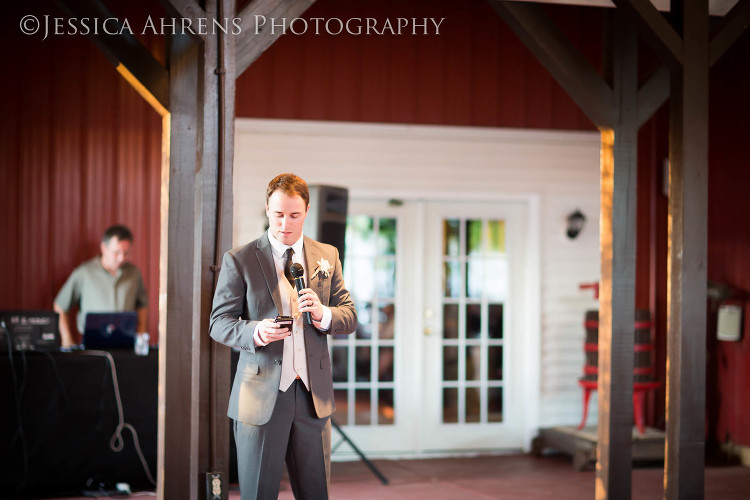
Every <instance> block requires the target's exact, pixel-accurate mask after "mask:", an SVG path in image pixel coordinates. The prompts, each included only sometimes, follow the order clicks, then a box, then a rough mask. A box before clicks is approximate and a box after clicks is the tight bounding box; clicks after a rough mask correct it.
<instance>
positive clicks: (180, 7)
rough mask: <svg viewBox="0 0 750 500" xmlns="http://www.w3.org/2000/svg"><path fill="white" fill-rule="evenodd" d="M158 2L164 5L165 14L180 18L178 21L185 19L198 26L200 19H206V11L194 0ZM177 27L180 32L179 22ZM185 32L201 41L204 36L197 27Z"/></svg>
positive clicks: (162, 0)
mask: <svg viewBox="0 0 750 500" xmlns="http://www.w3.org/2000/svg"><path fill="white" fill-rule="evenodd" d="M159 3H161V4H162V5H163V6H164V10H165V11H166V13H167V16H170V17H173V18H176V19H180V21H181V20H182V19H186V20H188V21H189V22H190V26H198V25H199V20H200V19H206V11H204V10H203V7H201V6H200V5H199V4H198V2H197V1H196V0H159ZM232 12H234V11H232ZM186 22H187V21H186ZM179 28H180V30H181V31H180V32H182V24H180V26H179ZM185 31H187V30H185ZM187 33H188V34H190V35H191V36H192V37H194V38H195V39H196V41H201V40H203V38H204V35H202V34H201V33H199V30H197V29H193V30H192V32H187Z"/></svg>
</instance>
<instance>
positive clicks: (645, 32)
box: [612, 0, 684, 66]
mask: <svg viewBox="0 0 750 500" xmlns="http://www.w3.org/2000/svg"><path fill="white" fill-rule="evenodd" d="M612 1H613V2H614V3H615V5H616V6H617V8H618V9H620V10H622V11H623V12H624V13H625V14H627V15H628V16H629V17H630V19H631V21H633V22H634V23H635V25H636V26H638V28H639V32H640V34H641V35H642V36H643V37H644V38H645V39H646V40H647V41H648V42H649V43H650V44H651V47H653V49H654V51H655V52H656V53H657V54H658V55H659V57H661V58H662V60H663V61H664V62H666V63H667V64H669V65H670V66H682V62H683V59H684V49H683V44H682V37H681V36H680V35H679V34H678V33H677V32H676V31H675V30H674V28H672V26H671V25H670V24H669V22H668V21H667V20H666V19H665V18H664V16H663V15H662V14H661V13H660V12H659V11H658V10H656V7H654V5H653V4H652V3H651V2H649V0H612Z"/></svg>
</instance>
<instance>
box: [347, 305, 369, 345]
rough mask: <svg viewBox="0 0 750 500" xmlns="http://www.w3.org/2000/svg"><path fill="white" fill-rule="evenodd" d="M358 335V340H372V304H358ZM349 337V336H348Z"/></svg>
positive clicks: (356, 306)
mask: <svg viewBox="0 0 750 500" xmlns="http://www.w3.org/2000/svg"><path fill="white" fill-rule="evenodd" d="M355 308H356V309H357V322H358V323H359V324H358V325H357V334H356V338H358V339H371V338H372V304H371V303H370V302H357V303H356V304H355ZM346 337H347V338H348V337H349V336H348V335H347V336H346Z"/></svg>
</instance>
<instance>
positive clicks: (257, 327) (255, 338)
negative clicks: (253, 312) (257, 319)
mask: <svg viewBox="0 0 750 500" xmlns="http://www.w3.org/2000/svg"><path fill="white" fill-rule="evenodd" d="M259 330H260V323H258V324H257V325H255V331H254V332H253V342H255V345H256V346H258V347H263V346H267V345H268V344H267V343H265V342H263V341H262V340H260V333H258V331H259Z"/></svg>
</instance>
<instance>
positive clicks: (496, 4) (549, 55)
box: [488, 0, 615, 127]
mask: <svg viewBox="0 0 750 500" xmlns="http://www.w3.org/2000/svg"><path fill="white" fill-rule="evenodd" d="M488 1H489V3H490V5H491V6H492V7H493V8H494V9H495V12H497V13H498V14H499V15H500V17H502V19H503V20H504V21H505V22H506V24H508V26H509V27H510V28H511V29H512V30H513V31H514V32H515V33H516V35H517V36H518V37H519V38H520V39H521V41H522V42H523V43H524V44H525V45H526V47H527V48H528V49H529V50H530V51H531V52H532V53H533V54H534V55H535V56H536V58H537V60H539V62H540V63H542V65H543V66H544V67H545V68H546V69H547V71H549V72H550V73H551V74H552V76H553V77H554V78H555V80H556V81H557V82H558V83H559V84H560V85H561V86H562V87H563V88H564V89H565V91H566V92H567V93H568V95H570V97H571V98H573V100H574V101H575V102H576V103H577V104H578V106H579V107H580V108H581V110H583V112H584V113H586V115H587V116H588V117H589V118H590V119H591V121H593V122H594V124H596V125H597V126H598V127H611V126H612V125H613V124H614V122H615V116H614V112H613V110H614V104H613V103H614V101H613V95H612V89H611V88H610V87H609V86H608V85H607V84H606V82H605V81H604V80H603V79H602V77H601V76H600V75H599V73H597V72H596V70H595V69H594V68H593V67H592V66H591V64H590V63H589V62H588V61H587V60H586V58H585V57H583V56H582V55H581V53H580V52H579V51H578V50H577V49H576V48H575V47H574V46H573V45H572V44H571V43H570V42H569V41H568V40H567V39H566V38H565V36H564V35H563V34H562V33H561V32H560V31H559V30H558V29H557V26H555V24H554V23H553V22H552V21H551V20H550V19H549V17H548V16H547V15H545V14H544V12H543V11H542V10H541V9H540V8H539V7H538V6H536V5H533V4H527V3H518V2H507V1H502V0H488Z"/></svg>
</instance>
